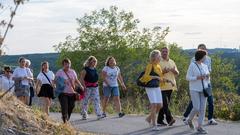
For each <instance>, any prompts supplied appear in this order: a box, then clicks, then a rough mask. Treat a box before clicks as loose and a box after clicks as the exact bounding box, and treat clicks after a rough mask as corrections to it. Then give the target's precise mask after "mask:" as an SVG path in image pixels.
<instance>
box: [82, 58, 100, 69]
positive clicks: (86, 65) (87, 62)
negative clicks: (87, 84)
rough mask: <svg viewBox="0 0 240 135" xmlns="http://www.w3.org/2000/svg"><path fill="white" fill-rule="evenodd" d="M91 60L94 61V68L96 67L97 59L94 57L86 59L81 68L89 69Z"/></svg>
mask: <svg viewBox="0 0 240 135" xmlns="http://www.w3.org/2000/svg"><path fill="white" fill-rule="evenodd" d="M92 60H95V61H96V63H95V65H94V66H96V65H97V58H96V57H95V56H89V57H88V59H87V60H86V61H85V62H84V63H83V66H84V67H89V66H90V62H91V61H92Z"/></svg>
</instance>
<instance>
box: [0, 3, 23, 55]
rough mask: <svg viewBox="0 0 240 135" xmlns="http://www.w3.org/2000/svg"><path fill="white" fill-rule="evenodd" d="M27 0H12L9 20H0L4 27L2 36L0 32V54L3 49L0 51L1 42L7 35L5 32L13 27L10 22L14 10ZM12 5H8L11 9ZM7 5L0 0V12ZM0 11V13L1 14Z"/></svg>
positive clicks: (1, 25)
mask: <svg viewBox="0 0 240 135" xmlns="http://www.w3.org/2000/svg"><path fill="white" fill-rule="evenodd" d="M25 1H27V0H13V3H14V6H15V7H14V10H11V13H10V20H9V22H7V21H5V20H0V21H1V22H0V27H3V28H5V27H6V29H5V32H4V35H3V36H2V35H1V33H0V56H1V55H2V53H3V51H2V45H3V42H4V39H5V38H6V36H7V33H8V30H9V29H10V28H13V24H12V20H13V17H14V16H15V15H16V12H17V9H18V7H19V5H20V4H24V2H25ZM11 8H12V7H10V9H11ZM6 9H7V7H5V6H4V4H3V3H2V2H0V12H1V11H2V12H4V10H6ZM2 12H1V13H2ZM1 13H0V15H1Z"/></svg>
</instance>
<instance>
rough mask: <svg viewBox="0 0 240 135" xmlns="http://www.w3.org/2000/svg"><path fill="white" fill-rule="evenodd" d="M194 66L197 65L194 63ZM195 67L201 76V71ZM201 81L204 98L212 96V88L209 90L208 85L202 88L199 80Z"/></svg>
mask: <svg viewBox="0 0 240 135" xmlns="http://www.w3.org/2000/svg"><path fill="white" fill-rule="evenodd" d="M195 64H196V65H197V63H195ZM197 67H198V69H199V71H200V74H201V75H202V72H201V70H200V68H199V66H198V65H197ZM201 81H202V86H203V95H204V96H205V97H209V96H212V88H211V86H210V85H208V87H207V88H204V84H203V80H201Z"/></svg>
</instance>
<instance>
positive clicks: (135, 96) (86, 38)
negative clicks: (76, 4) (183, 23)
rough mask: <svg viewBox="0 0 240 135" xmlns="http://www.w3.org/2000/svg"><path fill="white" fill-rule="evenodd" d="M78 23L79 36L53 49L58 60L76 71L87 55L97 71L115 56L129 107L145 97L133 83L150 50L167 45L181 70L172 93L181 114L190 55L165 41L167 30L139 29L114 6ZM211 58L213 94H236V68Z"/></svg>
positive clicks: (185, 101) (222, 60) (187, 97)
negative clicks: (66, 60)
mask: <svg viewBox="0 0 240 135" xmlns="http://www.w3.org/2000/svg"><path fill="white" fill-rule="evenodd" d="M77 23H78V25H79V26H78V28H77V32H78V36H77V37H72V36H68V37H66V40H65V41H64V42H61V43H59V44H58V45H55V46H54V48H55V50H57V51H58V52H60V58H59V61H60V60H62V59H63V58H65V57H69V58H70V59H71V61H72V66H73V68H74V69H76V70H77V71H78V72H79V71H80V70H81V69H82V64H83V62H84V61H85V60H86V59H87V57H89V56H90V55H94V56H96V57H97V59H98V67H97V68H98V70H101V69H102V68H103V66H104V62H105V59H106V58H107V56H109V55H111V56H114V57H115V58H116V59H117V64H118V66H120V69H121V72H122V74H123V76H124V80H125V82H126V84H127V87H128V93H127V95H128V96H131V97H132V98H131V99H132V100H133V101H131V103H132V104H133V103H135V105H132V107H133V108H135V109H136V108H138V109H142V108H143V106H144V104H145V103H146V102H145V101H146V100H144V99H147V96H146V93H145V91H144V90H143V89H141V88H139V87H137V86H136V84H135V80H136V78H137V77H138V75H139V73H140V72H141V71H143V70H144V68H145V66H146V63H147V62H148V60H149V53H150V51H151V50H153V49H161V48H162V47H163V46H168V47H169V48H170V57H171V58H172V59H173V60H174V61H175V63H176V65H177V67H178V69H179V71H180V75H179V76H178V77H177V85H178V91H177V92H175V93H174V94H173V106H172V109H174V110H175V113H182V112H183V111H184V110H185V108H186V106H187V104H188V102H189V96H188V92H189V90H188V82H187V81H186V79H185V78H186V72H187V68H188V66H189V63H190V59H191V57H192V56H189V55H188V54H187V53H186V52H184V51H183V49H182V48H180V47H178V45H177V44H175V43H171V44H170V43H167V42H166V41H165V37H166V36H167V34H168V32H169V28H168V27H167V28H165V29H163V28H162V27H159V26H157V27H153V28H152V29H150V28H143V29H141V30H140V29H139V28H138V24H139V23H140V21H139V20H138V19H135V18H134V15H133V13H132V12H126V11H120V10H119V9H118V8H117V7H115V6H111V7H110V8H109V9H104V8H103V9H100V10H95V11H93V12H91V13H90V14H85V15H84V16H83V17H81V18H78V19H77ZM211 57H212V61H213V63H212V64H213V65H212V67H213V72H212V74H211V78H212V82H213V86H214V92H215V93H216V92H217V91H218V90H221V91H222V90H225V91H228V92H236V84H235V83H234V82H233V78H234V77H236V74H235V73H236V72H234V71H236V69H235V66H234V65H233V63H232V62H229V61H226V60H224V59H221V58H220V57H219V56H218V55H213V56H211ZM59 63H60V62H59ZM123 96H124V94H123ZM129 102H130V101H129ZM136 103H139V104H136ZM126 106H127V108H130V107H129V106H131V105H130V104H126ZM125 109H126V108H125ZM130 110H131V111H133V110H134V109H130ZM130 113H131V112H130ZM237 114H238V113H237Z"/></svg>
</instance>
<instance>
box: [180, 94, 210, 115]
mask: <svg viewBox="0 0 240 135" xmlns="http://www.w3.org/2000/svg"><path fill="white" fill-rule="evenodd" d="M207 102H208V120H211V119H212V118H213V110H214V105H213V96H209V97H208V98H207ZM192 108H193V105H192V101H190V103H189V104H188V107H187V110H186V111H185V113H184V114H183V116H184V117H188V115H189V114H190V112H191V111H192Z"/></svg>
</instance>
